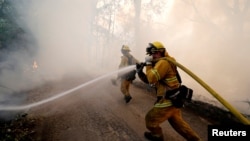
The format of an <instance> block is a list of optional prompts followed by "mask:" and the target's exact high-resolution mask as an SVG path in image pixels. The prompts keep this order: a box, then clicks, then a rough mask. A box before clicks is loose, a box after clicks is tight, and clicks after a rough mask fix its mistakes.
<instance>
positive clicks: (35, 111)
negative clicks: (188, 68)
mask: <svg viewBox="0 0 250 141" xmlns="http://www.w3.org/2000/svg"><path fill="white" fill-rule="evenodd" d="M110 79H111V78H106V79H102V80H98V81H97V82H94V83H91V84H89V85H87V86H84V87H82V88H81V89H79V90H76V91H74V92H72V93H70V94H68V95H66V96H64V97H61V98H59V99H57V100H54V101H51V102H48V103H46V104H43V105H41V106H38V107H35V108H32V109H30V110H29V113H30V114H32V115H39V116H42V117H43V119H42V120H41V121H40V123H39V127H37V133H39V137H38V138H39V139H40V140H43V141H90V140H91V141H146V140H147V139H145V138H144V136H143V133H144V131H146V127H145V123H144V117H145V114H146V112H147V111H148V110H149V109H150V108H152V106H153V103H154V101H155V97H154V94H152V91H151V90H150V89H147V87H144V86H143V85H140V82H139V80H136V81H135V82H134V85H132V86H131V95H132V97H133V99H132V100H131V101H130V103H128V104H126V103H125V102H124V100H123V96H122V94H121V92H120V90H119V86H114V85H112V84H111V83H110ZM89 80H91V79H86V78H85V79H84V81H83V79H79V80H77V79H74V80H64V81H61V82H60V83H57V84H53V85H49V86H46V87H44V88H43V89H41V90H40V91H39V92H36V94H34V96H33V97H35V98H34V99H33V101H36V100H38V99H43V98H46V97H51V96H54V95H56V94H59V93H60V92H63V91H65V90H68V89H70V88H73V87H75V86H78V85H79V84H82V83H84V82H88V81H89ZM141 86H142V87H141ZM35 95H36V96H35ZM183 118H184V119H185V120H186V121H187V122H188V123H189V124H190V125H191V127H192V128H193V129H194V130H195V131H197V132H198V134H199V135H200V136H201V138H202V139H203V140H204V141H206V140H207V125H208V124H209V122H208V121H206V120H205V119H203V118H201V117H200V116H198V115H195V114H193V113H192V111H189V110H188V109H186V108H183ZM162 128H163V130H164V138H165V140H169V141H184V138H183V137H181V136H180V135H179V134H178V133H176V132H175V130H174V129H173V128H172V127H171V126H170V125H169V123H168V122H165V123H164V124H162Z"/></svg>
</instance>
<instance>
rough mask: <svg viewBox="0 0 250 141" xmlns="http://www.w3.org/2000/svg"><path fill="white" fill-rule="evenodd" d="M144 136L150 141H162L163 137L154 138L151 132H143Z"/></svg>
mask: <svg viewBox="0 0 250 141" xmlns="http://www.w3.org/2000/svg"><path fill="white" fill-rule="evenodd" d="M144 136H145V137H146V138H147V139H148V140H150V141H164V139H163V136H159V137H158V136H154V135H152V133H151V132H144Z"/></svg>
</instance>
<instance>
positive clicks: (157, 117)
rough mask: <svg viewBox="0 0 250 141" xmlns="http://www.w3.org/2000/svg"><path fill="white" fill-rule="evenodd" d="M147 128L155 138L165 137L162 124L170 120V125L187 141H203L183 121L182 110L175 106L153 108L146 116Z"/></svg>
mask: <svg viewBox="0 0 250 141" xmlns="http://www.w3.org/2000/svg"><path fill="white" fill-rule="evenodd" d="M145 120H146V127H147V129H148V130H150V131H151V133H152V134H153V135H155V136H163V133H162V129H161V127H160V124H161V123H163V122H164V121H166V120H168V121H169V123H170V125H171V126H172V127H173V128H174V129H175V130H176V131H177V132H178V133H179V134H180V135H182V136H183V137H184V138H185V139H186V140H187V141H200V140H201V139H200V138H199V136H198V135H197V133H196V132H195V131H193V130H192V129H191V127H190V126H189V124H188V123H186V122H185V121H184V120H183V119H182V115H181V109H180V108H176V107H174V106H169V107H161V108H159V107H153V108H152V109H151V110H150V111H149V112H148V113H147V115H146V117H145Z"/></svg>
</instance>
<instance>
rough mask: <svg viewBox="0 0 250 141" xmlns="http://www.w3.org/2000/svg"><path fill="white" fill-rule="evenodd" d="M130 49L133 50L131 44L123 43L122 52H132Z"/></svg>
mask: <svg viewBox="0 0 250 141" xmlns="http://www.w3.org/2000/svg"><path fill="white" fill-rule="evenodd" d="M130 51H131V50H130V48H129V46H127V45H122V49H121V52H122V53H126V52H130Z"/></svg>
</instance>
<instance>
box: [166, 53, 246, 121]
mask: <svg viewBox="0 0 250 141" xmlns="http://www.w3.org/2000/svg"><path fill="white" fill-rule="evenodd" d="M166 59H167V60H168V61H170V62H172V63H173V64H175V65H176V66H178V67H179V68H181V69H182V70H183V71H185V72H186V73H187V74H189V75H190V76H191V77H192V78H193V79H194V80H196V81H197V82H198V83H199V84H200V85H201V86H203V87H204V88H205V89H206V90H207V91H208V92H210V93H211V94H212V95H213V96H214V97H215V98H216V99H217V100H219V102H220V103H221V104H223V105H224V106H225V107H226V108H227V109H228V110H229V111H230V112H231V113H233V114H234V116H235V117H237V118H238V119H239V120H240V121H241V122H242V123H243V124H247V125H250V121H249V120H248V119H247V118H245V117H244V116H243V115H242V114H241V113H240V112H238V111H237V110H236V109H235V108H234V107H233V106H232V105H230V104H229V103H228V102H227V101H226V100H224V99H223V98H222V97H221V96H220V95H219V94H218V93H217V92H216V91H215V90H213V89H212V88H211V87H210V86H208V85H207V84H206V83H205V82H204V81H202V80H201V79H200V78H199V77H198V76H196V75H195V74H194V73H192V72H191V71H190V70H189V69H187V68H186V67H184V66H183V65H181V64H180V63H178V62H177V61H174V60H172V59H171V58H169V57H166Z"/></svg>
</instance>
